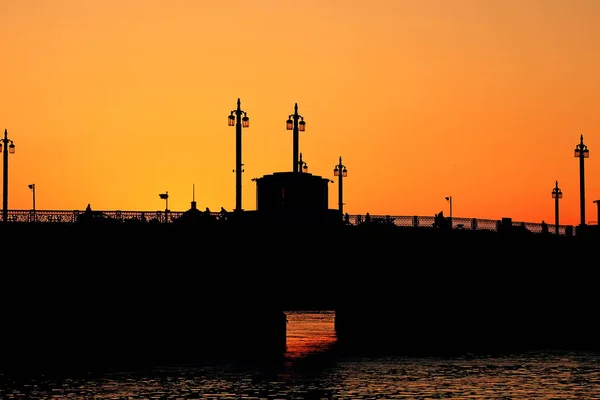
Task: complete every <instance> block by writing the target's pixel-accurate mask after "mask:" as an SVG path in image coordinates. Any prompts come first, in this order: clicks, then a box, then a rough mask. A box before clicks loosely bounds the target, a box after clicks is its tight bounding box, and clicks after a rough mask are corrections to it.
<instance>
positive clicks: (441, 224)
mask: <svg viewBox="0 0 600 400" xmlns="http://www.w3.org/2000/svg"><path fill="white" fill-rule="evenodd" d="M446 225H447V224H446V217H444V212H443V211H440V212H439V213H438V214H435V216H434V217H433V226H434V227H435V228H440V229H441V228H446Z"/></svg>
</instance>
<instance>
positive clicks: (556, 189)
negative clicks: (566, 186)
mask: <svg viewBox="0 0 600 400" xmlns="http://www.w3.org/2000/svg"><path fill="white" fill-rule="evenodd" d="M552 198H553V199H554V231H555V232H554V233H555V234H556V235H558V200H559V199H562V191H561V190H560V188H559V187H558V181H556V186H555V187H554V189H552Z"/></svg>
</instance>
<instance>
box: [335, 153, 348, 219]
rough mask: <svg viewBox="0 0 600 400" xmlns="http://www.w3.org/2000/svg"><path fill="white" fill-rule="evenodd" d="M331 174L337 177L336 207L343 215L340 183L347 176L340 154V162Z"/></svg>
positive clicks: (341, 183)
mask: <svg viewBox="0 0 600 400" xmlns="http://www.w3.org/2000/svg"><path fill="white" fill-rule="evenodd" d="M333 175H334V176H337V177H338V209H339V210H340V215H342V216H344V201H343V191H342V185H343V181H344V178H345V177H347V176H348V170H347V169H346V166H345V165H344V164H342V157H341V156H340V162H339V163H338V165H336V166H335V168H334V169H333Z"/></svg>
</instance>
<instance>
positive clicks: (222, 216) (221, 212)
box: [219, 207, 227, 221]
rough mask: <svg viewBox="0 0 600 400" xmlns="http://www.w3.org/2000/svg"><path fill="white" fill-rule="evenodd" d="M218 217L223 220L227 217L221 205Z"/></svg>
mask: <svg viewBox="0 0 600 400" xmlns="http://www.w3.org/2000/svg"><path fill="white" fill-rule="evenodd" d="M219 219H220V220H221V221H225V220H226V219H227V210H226V209H225V208H223V207H221V211H219Z"/></svg>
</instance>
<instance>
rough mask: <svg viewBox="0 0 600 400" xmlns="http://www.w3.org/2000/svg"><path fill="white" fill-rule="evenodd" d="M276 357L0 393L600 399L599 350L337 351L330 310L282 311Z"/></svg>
mask: <svg viewBox="0 0 600 400" xmlns="http://www.w3.org/2000/svg"><path fill="white" fill-rule="evenodd" d="M287 314H288V315H287V316H288V337H287V352H286V356H285V359H284V361H283V362H281V363H277V364H240V363H235V364H232V363H225V362H221V363H214V362H213V363H206V364H195V365H188V366H170V367H161V368H155V369H153V370H150V371H118V372H111V373H106V374H104V375H101V376H83V377H81V376H79V377H67V378H65V377H63V378H61V379H58V378H52V379H51V378H39V379H36V380H30V381H25V382H17V381H14V380H11V379H9V378H7V377H3V376H0V398H1V399H57V400H58V399H72V400H79V399H90V400H92V399H93V400H99V399H119V400H120V399H128V400H137V399H155V400H160V399H169V400H175V399H182V400H183V399H248V400H251V399H600V355H599V354H589V353H531V354H513V355H504V356H502V357H498V356H496V357H491V356H487V357H485V356H477V357H474V356H472V357H458V358H408V357H397V356H396V357H393V356H385V355H380V356H369V357H366V356H358V355H349V354H344V355H342V354H339V353H338V352H336V351H335V333H334V330H333V321H334V314H333V313H332V312H328V311H324V312H288V313H287Z"/></svg>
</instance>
